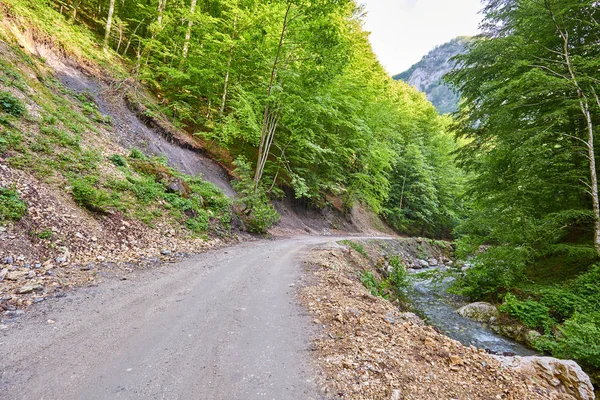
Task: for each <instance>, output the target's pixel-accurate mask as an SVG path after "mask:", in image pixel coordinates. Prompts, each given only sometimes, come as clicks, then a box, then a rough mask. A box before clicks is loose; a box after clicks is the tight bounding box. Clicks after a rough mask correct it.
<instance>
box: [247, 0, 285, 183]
mask: <svg viewBox="0 0 600 400" xmlns="http://www.w3.org/2000/svg"><path fill="white" fill-rule="evenodd" d="M291 8H292V3H291V2H288V6H287V9H286V10H285V15H284V17H283V25H282V27H281V35H280V36H279V44H278V45H277V54H276V55H275V60H273V67H272V68H271V79H270V80H269V87H268V89H267V100H266V101H267V104H265V112H264V114H263V123H262V129H261V134H260V145H259V147H258V162H257V164H256V172H255V174H254V191H255V192H256V190H257V189H258V185H259V183H260V180H261V178H262V174H263V171H264V168H265V164H266V162H267V158H268V157H269V151H270V149H271V144H272V143H273V138H274V136H275V130H276V129H277V124H278V122H279V116H278V112H277V111H275V112H273V111H271V110H270V107H269V98H270V97H271V91H272V90H273V84H274V83H275V77H276V76H277V64H278V63H279V57H281V50H282V48H283V39H284V38H285V31H286V29H287V24H288V17H289V14H290V9H291Z"/></svg>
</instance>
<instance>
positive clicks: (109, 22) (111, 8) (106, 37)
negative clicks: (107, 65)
mask: <svg viewBox="0 0 600 400" xmlns="http://www.w3.org/2000/svg"><path fill="white" fill-rule="evenodd" d="M114 12H115V0H110V4H109V6H108V17H107V18H106V29H105V33H104V51H108V42H109V40H110V27H111V25H112V17H113V13H114Z"/></svg>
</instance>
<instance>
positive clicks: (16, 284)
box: [0, 9, 235, 311]
mask: <svg viewBox="0 0 600 400" xmlns="http://www.w3.org/2000/svg"><path fill="white" fill-rule="evenodd" d="M3 12H4V16H3V18H2V21H1V23H0V54H2V58H1V59H0V98H1V99H0V100H1V102H0V103H1V104H0V196H1V197H2V204H1V205H0V260H1V261H2V264H3V265H0V297H2V299H3V300H2V302H0V311H2V310H5V309H6V310H11V309H14V307H15V306H17V307H26V306H27V305H29V304H32V303H33V302H38V301H41V300H43V299H44V298H45V297H48V296H51V295H55V294H57V293H60V292H61V291H63V290H65V289H66V288H68V287H71V286H80V285H88V284H95V282H96V281H98V280H99V278H101V277H103V276H106V275H115V274H116V275H122V274H124V273H126V272H129V271H131V270H132V268H134V267H135V266H136V265H138V266H139V265H141V266H147V265H153V264H156V263H159V262H161V261H163V260H170V259H178V258H180V257H181V256H184V255H185V254H188V253H193V252H198V251H203V250H205V249H207V248H210V247H214V246H216V245H219V244H221V243H223V242H228V241H231V240H235V235H232V231H231V230H230V228H231V221H232V216H231V211H230V204H231V200H230V199H229V198H228V197H227V196H226V194H227V195H230V196H232V195H234V194H235V192H234V191H233V189H232V188H231V186H230V185H229V181H228V177H227V173H226V172H225V171H224V170H223V169H222V168H221V167H220V166H219V165H218V164H216V163H215V162H213V161H212V160H210V159H209V158H208V157H206V156H205V155H203V154H202V151H201V149H200V147H199V145H198V144H197V143H195V142H194V140H193V138H192V137H190V136H187V135H186V134H185V133H184V132H181V131H178V130H177V129H176V128H174V127H173V126H172V125H170V124H169V123H168V121H167V120H166V119H164V118H162V117H161V116H160V114H157V113H151V112H149V111H147V112H146V113H145V115H142V114H141V112H140V110H142V109H143V108H146V109H150V107H152V98H151V97H150V96H149V95H147V94H146V93H145V92H144V90H143V88H141V87H139V86H137V85H135V84H134V83H133V82H131V81H130V80H128V79H127V78H126V76H116V75H111V74H109V73H107V71H106V70H105V69H103V68H102V67H100V64H98V63H94V62H92V61H90V59H87V60H85V61H84V60H83V59H78V57H77V54H75V53H73V52H69V50H68V49H66V48H65V47H63V46H62V45H61V43H60V42H59V41H58V40H57V41H53V40H50V39H49V38H48V37H46V36H45V35H44V33H43V31H41V30H37V29H36V26H35V24H33V23H32V21H28V20H27V19H26V18H25V17H22V16H14V15H12V14H11V13H10V12H8V10H6V9H4V10H3ZM71 33H72V34H73V32H71ZM73 35H74V38H75V39H79V38H81V37H77V36H76V35H75V34H73ZM138 114H139V115H140V116H141V117H142V118H139V117H138ZM202 178H205V179H206V181H204V180H202ZM209 181H212V182H209Z"/></svg>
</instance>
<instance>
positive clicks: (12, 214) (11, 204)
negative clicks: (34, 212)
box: [0, 187, 27, 224]
mask: <svg viewBox="0 0 600 400" xmlns="http://www.w3.org/2000/svg"><path fill="white" fill-rule="evenodd" d="M26 212H27V205H26V204H25V202H23V200H21V198H20V196H19V193H18V192H17V191H16V190H15V189H10V188H3V187H0V224H5V223H6V222H8V221H18V220H20V219H21V218H22V217H23V216H24V215H25V213H26Z"/></svg>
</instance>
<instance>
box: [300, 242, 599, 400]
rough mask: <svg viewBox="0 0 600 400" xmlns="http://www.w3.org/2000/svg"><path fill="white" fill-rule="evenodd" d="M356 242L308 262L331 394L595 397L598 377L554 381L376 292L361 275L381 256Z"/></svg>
mask: <svg viewBox="0 0 600 400" xmlns="http://www.w3.org/2000/svg"><path fill="white" fill-rule="evenodd" d="M405 240H407V239H405ZM411 245H414V243H412V244H410V243H409V244H408V246H411ZM355 247H356V246H355ZM388 247H389V246H388ZM357 248H358V249H359V250H360V247H356V248H351V247H344V246H340V247H338V248H326V249H317V250H314V251H313V252H312V253H311V254H310V256H309V258H308V259H307V261H305V262H306V267H307V270H308V271H309V273H310V274H312V275H313V276H314V280H313V282H312V283H311V284H310V285H308V286H306V287H304V288H302V289H301V290H300V292H299V293H300V294H299V296H300V299H301V302H302V303H303V305H304V306H305V307H306V308H308V310H309V311H310V313H311V314H312V316H313V318H314V321H313V322H314V323H315V324H316V325H318V326H319V327H320V328H321V330H320V334H319V336H318V337H317V338H316V339H315V344H316V351H315V354H316V357H315V359H316V362H317V364H318V366H319V368H320V369H321V372H322V386H323V390H324V391H325V393H326V394H327V395H328V396H329V397H330V398H344V399H396V400H399V399H515V400H517V399H519V400H521V399H576V398H593V394H592V393H591V384H590V385H589V386H586V385H583V386H579V387H574V386H573V382H572V381H570V380H569V379H570V378H568V377H567V378H565V379H563V380H560V378H559V377H556V380H555V381H553V384H551V383H549V381H548V380H547V379H545V378H544V377H542V376H541V375H540V373H539V371H537V370H534V371H523V370H521V371H515V370H512V369H509V368H505V367H503V365H502V364H501V362H499V360H498V359H496V358H494V357H493V356H490V355H488V354H487V353H486V352H485V350H482V349H477V348H475V347H473V346H470V347H466V346H464V345H462V344H461V343H459V342H458V341H455V340H452V339H450V338H448V337H446V336H444V335H442V334H440V333H438V332H437V330H436V329H434V328H433V327H430V326H425V324H424V323H423V321H422V320H421V319H419V318H418V317H417V316H416V315H414V314H411V313H407V312H402V311H401V310H400V309H399V307H398V306H397V305H395V304H392V303H391V302H389V301H387V300H385V299H383V298H382V297H378V296H373V295H372V294H371V293H370V292H369V291H368V290H367V289H366V288H365V287H364V286H363V284H362V283H361V281H360V277H361V275H362V276H364V271H369V272H371V273H372V274H373V275H376V274H379V271H380V269H378V268H375V264H376V262H377V260H378V259H377V258H374V255H373V254H372V253H371V254H369V253H367V252H366V251H365V252H364V254H366V256H365V255H362V254H360V253H361V252H359V251H357ZM567 375H568V374H567ZM552 378H555V377H552ZM588 383H589V381H588Z"/></svg>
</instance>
